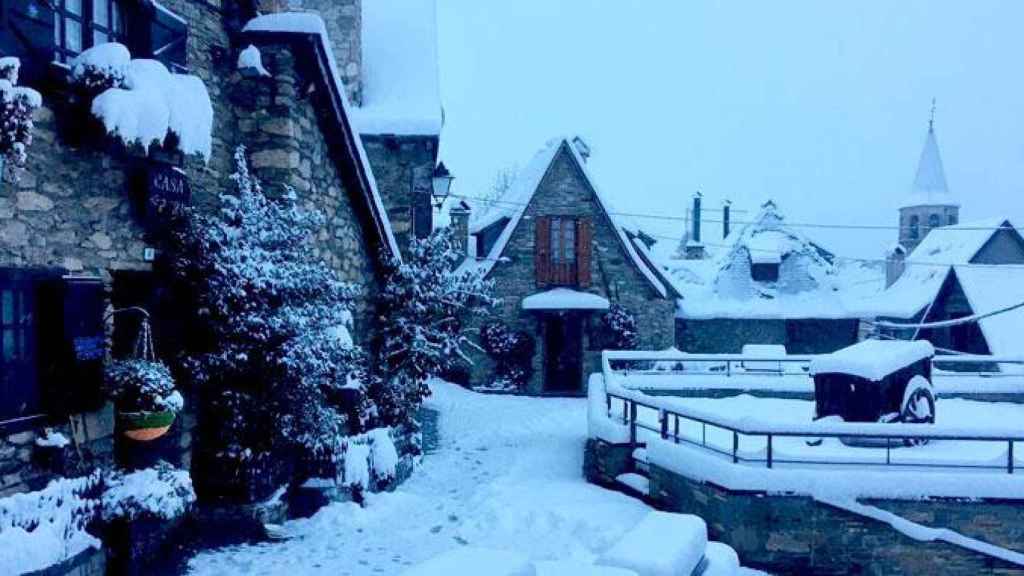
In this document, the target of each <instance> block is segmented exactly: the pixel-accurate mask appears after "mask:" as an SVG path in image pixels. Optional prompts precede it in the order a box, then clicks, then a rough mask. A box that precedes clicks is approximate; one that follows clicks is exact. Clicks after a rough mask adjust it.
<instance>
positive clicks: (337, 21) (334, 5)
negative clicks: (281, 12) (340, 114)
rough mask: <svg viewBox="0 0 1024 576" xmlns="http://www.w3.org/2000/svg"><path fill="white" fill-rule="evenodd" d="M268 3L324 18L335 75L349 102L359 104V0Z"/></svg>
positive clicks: (360, 53) (360, 43)
mask: <svg viewBox="0 0 1024 576" xmlns="http://www.w3.org/2000/svg"><path fill="white" fill-rule="evenodd" d="M264 1H265V0H264ZM271 3H276V4H279V5H281V7H282V8H284V9H286V10H290V11H308V12H316V13H317V14H319V15H320V16H321V17H322V18H323V19H324V24H325V25H326V27H327V35H328V36H330V38H331V48H333V50H334V61H335V63H336V64H337V65H338V75H339V76H340V77H341V81H342V82H343V83H344V84H345V92H346V93H347V94H348V99H349V102H351V103H352V104H355V105H356V106H358V105H360V104H361V103H362V101H363V99H362V77H361V71H362V65H363V47H362V30H363V20H362V6H361V5H362V2H361V0H271Z"/></svg>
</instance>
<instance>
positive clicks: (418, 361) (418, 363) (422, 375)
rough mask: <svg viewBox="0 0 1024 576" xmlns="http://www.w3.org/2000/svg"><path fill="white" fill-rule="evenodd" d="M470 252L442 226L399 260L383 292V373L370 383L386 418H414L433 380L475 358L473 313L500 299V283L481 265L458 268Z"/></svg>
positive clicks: (382, 417) (381, 422)
mask: <svg viewBox="0 0 1024 576" xmlns="http://www.w3.org/2000/svg"><path fill="white" fill-rule="evenodd" d="M461 261H462V256H461V255H460V252H459V250H458V249H457V247H456V243H455V239H454V236H453V232H452V231H451V230H450V229H448V228H443V229H441V230H437V231H435V232H434V233H433V234H431V235H430V236H428V237H426V238H423V239H414V240H413V241H412V242H411V243H410V248H409V255H408V257H407V259H406V260H405V261H404V262H403V261H398V260H397V259H396V260H394V261H393V262H392V264H391V266H390V269H389V271H388V273H387V277H386V279H385V283H384V288H383V290H381V294H380V313H381V314H380V325H381V330H380V337H379V339H378V340H379V344H380V354H381V378H379V379H377V380H376V381H375V382H374V383H373V384H372V385H371V389H370V395H371V398H372V399H373V400H374V401H375V402H376V403H377V408H378V417H379V420H378V424H379V425H382V426H390V425H394V424H401V423H404V422H408V421H409V420H410V418H411V416H412V414H413V413H414V412H415V411H416V409H417V408H418V407H419V405H420V403H421V402H422V401H423V398H424V397H425V396H426V395H427V394H429V393H430V390H429V389H428V388H427V385H426V382H427V379H428V378H430V377H434V376H438V375H440V374H443V373H444V372H446V371H447V370H450V369H451V368H452V367H453V366H455V365H456V364H457V363H458V362H461V361H466V362H468V361H469V359H468V357H467V355H466V353H465V347H466V346H471V345H473V344H472V341H471V340H470V338H469V335H468V330H467V328H466V327H465V326H464V320H465V318H466V316H467V315H470V314H477V313H482V312H483V311H484V310H486V308H487V307H489V306H492V305H493V304H494V303H495V302H496V301H495V299H494V297H493V295H492V293H493V289H494V286H493V283H492V282H490V281H488V280H484V278H483V275H482V274H480V273H478V272H463V273H460V272H457V271H456V267H457V266H458V264H459V263H460V262H461Z"/></svg>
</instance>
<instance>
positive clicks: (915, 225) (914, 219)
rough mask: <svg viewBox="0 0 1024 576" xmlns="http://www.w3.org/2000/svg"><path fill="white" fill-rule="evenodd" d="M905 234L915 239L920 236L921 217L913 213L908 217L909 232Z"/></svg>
mask: <svg viewBox="0 0 1024 576" xmlns="http://www.w3.org/2000/svg"><path fill="white" fill-rule="evenodd" d="M907 235H908V236H909V237H910V239H911V240H917V239H918V238H920V237H921V218H920V217H918V216H917V214H914V215H913V216H911V217H910V226H909V232H908V233H907Z"/></svg>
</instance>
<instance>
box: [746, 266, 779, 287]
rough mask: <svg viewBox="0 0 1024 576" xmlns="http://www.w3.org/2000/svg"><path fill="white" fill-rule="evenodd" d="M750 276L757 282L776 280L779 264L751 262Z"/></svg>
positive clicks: (777, 278) (777, 279)
mask: <svg viewBox="0 0 1024 576" xmlns="http://www.w3.org/2000/svg"><path fill="white" fill-rule="evenodd" d="M750 277H751V278H752V279H753V280H755V281H757V282H778V281H779V265H778V264H775V263H769V264H751V265H750Z"/></svg>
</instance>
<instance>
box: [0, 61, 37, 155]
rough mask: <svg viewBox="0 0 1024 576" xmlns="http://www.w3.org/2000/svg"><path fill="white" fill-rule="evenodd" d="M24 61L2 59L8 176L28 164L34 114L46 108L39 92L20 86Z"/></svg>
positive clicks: (1, 121) (0, 134)
mask: <svg viewBox="0 0 1024 576" xmlns="http://www.w3.org/2000/svg"><path fill="white" fill-rule="evenodd" d="M20 70H21V61H20V60H18V59H17V58H13V57H6V58H0V155H2V156H3V157H4V158H6V159H7V163H6V165H5V172H7V173H8V174H14V172H13V169H14V168H18V167H22V166H24V165H25V162H26V161H27V160H28V152H27V148H28V147H29V146H31V145H32V131H33V130H35V123H34V122H33V120H32V114H33V112H35V111H36V110H37V109H38V108H39V107H40V106H42V105H43V99H42V97H41V96H40V95H39V92H36V91H35V90H33V89H31V88H27V87H25V86H18V72H19V71H20Z"/></svg>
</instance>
